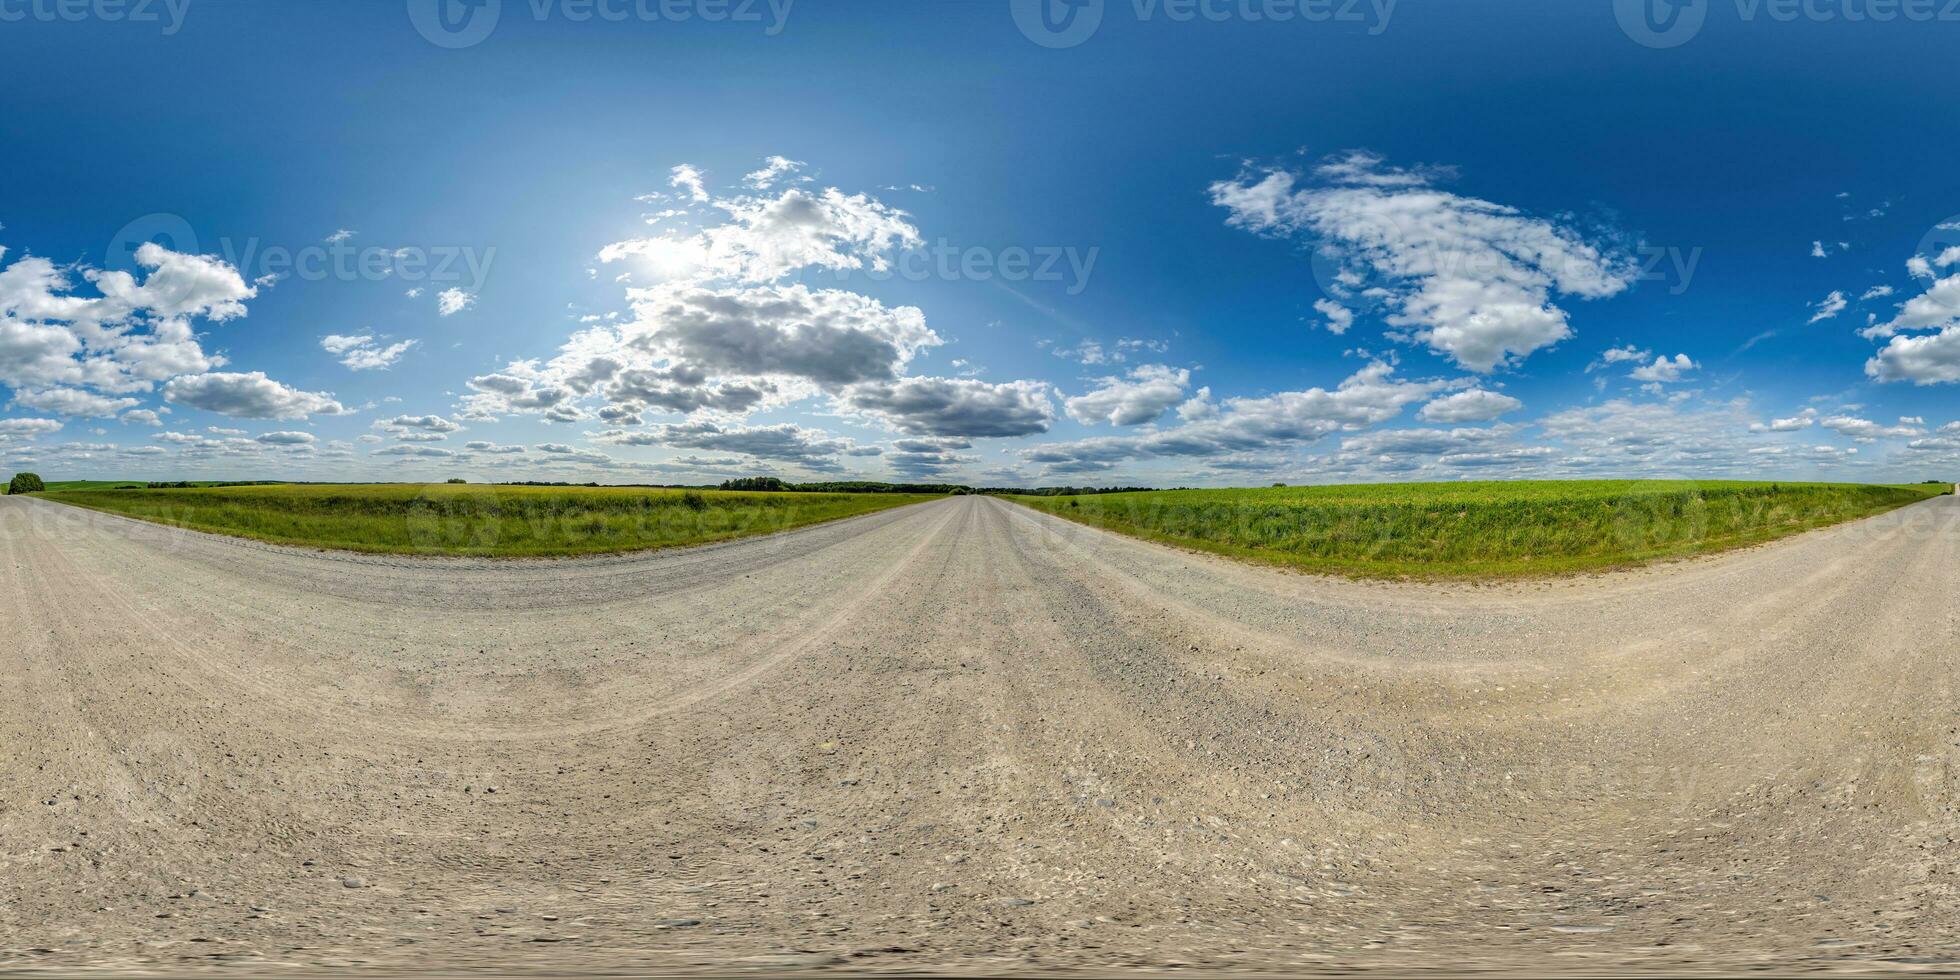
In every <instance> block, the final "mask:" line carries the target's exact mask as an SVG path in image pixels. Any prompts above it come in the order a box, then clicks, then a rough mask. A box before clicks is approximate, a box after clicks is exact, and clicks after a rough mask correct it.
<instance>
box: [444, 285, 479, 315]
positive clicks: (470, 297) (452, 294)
mask: <svg viewBox="0 0 1960 980" xmlns="http://www.w3.org/2000/svg"><path fill="white" fill-rule="evenodd" d="M475 305H476V294H475V293H472V292H470V291H469V290H467V289H462V288H460V287H453V286H452V287H450V288H449V289H445V290H443V291H442V292H440V293H437V294H436V314H437V315H439V316H453V315H455V314H457V313H461V312H463V311H464V310H467V309H470V308H471V307H474V306H475Z"/></svg>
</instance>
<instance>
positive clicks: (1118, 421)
mask: <svg viewBox="0 0 1960 980" xmlns="http://www.w3.org/2000/svg"><path fill="white" fill-rule="evenodd" d="M1190 384H1191V372H1190V371H1187V370H1183V369H1178V368H1169V367H1165V366H1163V365H1160V364H1146V365H1143V366H1140V367H1137V368H1135V369H1133V370H1131V371H1130V373H1129V376H1128V377H1127V378H1103V379H1102V386H1101V387H1100V388H1097V389H1096V390H1095V391H1092V392H1090V393H1088V394H1086V395H1079V396H1077V397H1074V398H1070V399H1068V400H1067V401H1066V402H1064V403H1063V407H1064V409H1065V410H1066V411H1067V412H1068V416H1069V418H1072V419H1074V420H1076V421H1077V422H1080V423H1082V424H1083V425H1096V424H1099V423H1102V422H1107V423H1109V424H1111V425H1142V424H1144V423H1146V422H1154V421H1156V420H1157V419H1158V418H1159V417H1161V416H1162V415H1163V414H1164V413H1165V412H1167V411H1169V410H1170V409H1171V408H1172V407H1174V406H1176V405H1177V404H1178V403H1180V402H1182V401H1184V392H1185V389H1186V388H1187V387H1189V386H1190Z"/></svg>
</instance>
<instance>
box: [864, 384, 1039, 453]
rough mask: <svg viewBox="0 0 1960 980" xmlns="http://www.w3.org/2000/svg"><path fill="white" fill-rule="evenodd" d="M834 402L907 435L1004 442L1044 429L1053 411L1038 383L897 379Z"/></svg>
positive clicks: (869, 387) (868, 385)
mask: <svg viewBox="0 0 1960 980" xmlns="http://www.w3.org/2000/svg"><path fill="white" fill-rule="evenodd" d="M839 401H840V402H841V403H842V405H843V406H844V407H846V408H847V409H849V410H853V411H856V412H860V413H862V414H865V415H868V416H870V417H872V418H873V419H876V420H878V421H880V422H883V423H884V424H886V425H889V426H891V427H892V428H894V429H896V430H898V431H900V432H904V433H908V434H911V435H927V436H954V437H963V438H1007V437H1011V436H1026V435H1033V434H1035V433H1038V432H1046V431H1048V427H1049V426H1050V425H1052V424H1054V421H1055V409H1054V405H1053V403H1052V402H1050V401H1049V387H1048V385H1047V384H1046V383H1044V382H1039V381H1009V382H1005V383H1002V384H992V383H989V382H985V381H976V380H974V379H972V378H923V377H920V378H901V379H899V380H897V381H881V382H871V383H867V384H861V385H856V386H854V387H852V388H850V389H847V390H846V391H845V393H844V394H843V395H842V396H840V398H839Z"/></svg>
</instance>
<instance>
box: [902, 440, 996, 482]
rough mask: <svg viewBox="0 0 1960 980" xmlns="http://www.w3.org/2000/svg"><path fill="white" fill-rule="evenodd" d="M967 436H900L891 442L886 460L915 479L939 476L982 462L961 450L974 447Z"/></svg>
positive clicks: (908, 477) (906, 476) (908, 476)
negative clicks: (950, 437) (951, 437)
mask: <svg viewBox="0 0 1960 980" xmlns="http://www.w3.org/2000/svg"><path fill="white" fill-rule="evenodd" d="M971 448H973V444H972V443H970V442H968V441H966V440H965V439H900V440H898V441H896V442H894V443H892V445H891V452H890V453H889V454H887V455H886V456H885V462H886V463H887V464H888V465H890V466H891V468H892V471H893V472H894V473H897V474H898V475H899V476H902V477H905V478H907V479H913V480H932V479H939V478H942V477H944V476H946V475H947V473H948V472H950V471H952V470H956V469H959V468H962V467H965V466H970V465H972V464H974V463H977V462H979V457H977V456H971V455H966V454H964V453H962V452H960V450H963V449H971Z"/></svg>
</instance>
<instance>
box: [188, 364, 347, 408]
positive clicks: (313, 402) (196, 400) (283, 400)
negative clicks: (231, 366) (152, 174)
mask: <svg viewBox="0 0 1960 980" xmlns="http://www.w3.org/2000/svg"><path fill="white" fill-rule="evenodd" d="M163 397H164V399H165V400H167V401H170V402H173V403H176V404H180V405H188V406H190V407H192V408H201V409H203V410H205V411H207V412H216V413H217V414H219V415H229V416H231V417H233V418H242V419H303V418H306V417H307V416H309V415H340V414H343V413H345V412H346V411H347V408H346V406H344V405H342V404H340V403H339V402H337V401H334V399H333V396H332V395H330V394H324V393H319V392H311V391H300V390H298V389H296V388H290V387H287V386H286V385H284V384H281V383H279V382H277V381H274V380H272V379H271V378H268V377H266V376H265V372H263V371H252V372H250V373H245V374H236V373H228V372H220V373H215V374H200V375H190V376H186V377H181V378H176V379H173V380H172V381H171V382H170V383H169V384H166V385H164V387H163Z"/></svg>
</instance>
